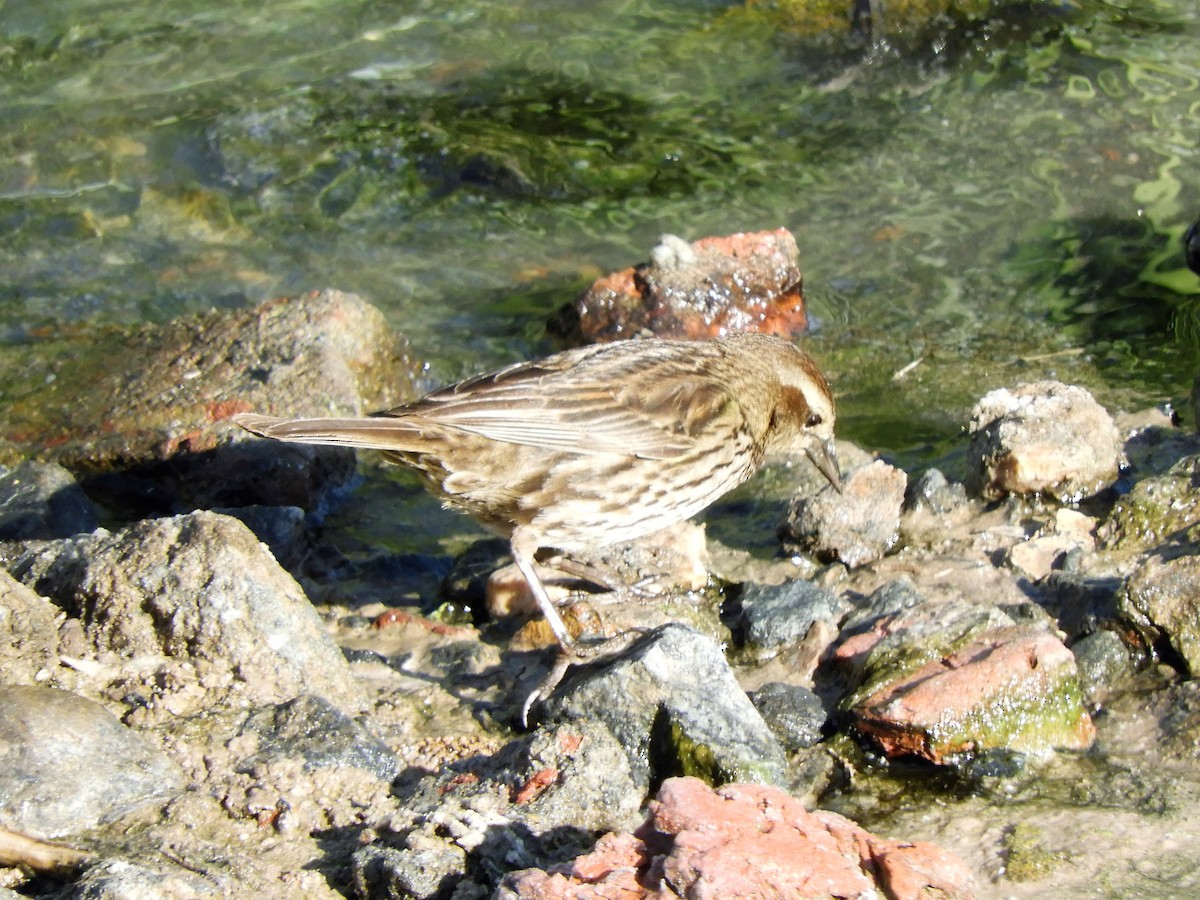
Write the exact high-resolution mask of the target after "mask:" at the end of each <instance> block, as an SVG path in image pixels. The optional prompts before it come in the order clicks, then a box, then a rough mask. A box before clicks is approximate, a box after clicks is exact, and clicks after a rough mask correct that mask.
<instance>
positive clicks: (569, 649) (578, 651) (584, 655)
mask: <svg viewBox="0 0 1200 900" xmlns="http://www.w3.org/2000/svg"><path fill="white" fill-rule="evenodd" d="M646 633H647V630H646V629H644V628H631V629H630V630H629V631H624V632H622V633H621V634H618V635H616V636H615V637H611V638H604V639H603V640H599V641H588V642H578V641H577V642H575V643H572V644H570V645H569V646H566V647H560V648H559V651H558V653H557V655H556V656H555V657H554V664H553V665H551V666H550V671H548V672H547V673H546V676H545V677H544V678H543V679H542V680H541V681H540V682H538V686H537V687H536V688H534V689H533V691H532V692H531V693H530V694H529V696H528V697H526V698H525V702H524V703H522V704H521V727H522V728H528V727H529V711H530V710H531V709H533V707H534V706H535V705H536V704H538V703H541V702H543V701H545V700H548V699H549V698H550V695H551V694H553V693H554V689H555V688H556V687H558V685H559V682H561V681H562V680H563V677H564V676H565V675H566V674H567V670H568V669H570V668H571V666H575V665H583V664H585V663H591V662H596V661H597V660H603V659H609V658H613V657H617V656H620V655H621V654H622V653H624V652H625V651H626V650H628V649H629V648H630V647H631V646H632V645H633V643H634V641H636V640H637V639H638V638H641V637H643V636H645V635H646Z"/></svg>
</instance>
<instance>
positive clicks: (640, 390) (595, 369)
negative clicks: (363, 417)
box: [380, 341, 736, 459]
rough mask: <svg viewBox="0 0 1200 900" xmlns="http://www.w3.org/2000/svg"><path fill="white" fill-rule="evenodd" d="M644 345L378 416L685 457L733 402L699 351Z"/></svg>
mask: <svg viewBox="0 0 1200 900" xmlns="http://www.w3.org/2000/svg"><path fill="white" fill-rule="evenodd" d="M647 343H651V342H647ZM652 343H654V344H655V345H656V346H655V347H654V348H653V349H652V350H648V349H646V348H635V347H633V345H631V344H621V345H617V344H610V345H605V346H601V347H588V348H584V349H582V350H575V351H568V352H567V353H561V354H558V355H557V356H552V357H550V358H549V359H546V360H542V361H540V362H534V363H521V364H519V365H516V366H511V367H509V368H507V369H502V370H501V371H499V372H495V373H493V374H491V375H486V376H479V377H477V378H472V379H469V380H467V381H464V382H460V383H458V384H456V385H452V386H451V387H448V388H444V389H442V390H440V391H435V392H434V393H432V394H430V395H428V396H427V397H425V398H423V399H421V400H419V401H417V402H416V403H413V404H409V405H407V406H402V407H398V408H397V409H394V410H389V411H388V412H385V413H381V414H380V416H381V418H382V419H383V420H384V421H386V419H387V418H388V417H395V418H396V419H397V420H399V421H407V422H409V423H411V425H413V426H415V427H417V428H418V429H419V428H420V423H421V422H422V421H424V422H429V423H432V424H435V425H437V426H439V427H442V428H452V429H458V430H461V431H465V432H468V433H471V434H476V435H480V436H482V437H486V438H489V439H491V440H496V441H505V442H507V443H512V444H523V445H527V446H534V447H543V448H546V449H550V450H563V451H568V452H574V453H620V454H626V455H629V456H640V457H644V458H650V459H670V458H673V457H677V456H680V455H683V454H685V453H687V452H689V451H690V450H691V449H692V448H693V447H694V442H695V440H696V437H697V436H698V435H699V434H700V433H701V432H702V431H704V430H705V429H706V428H707V427H708V426H709V425H710V423H712V422H713V421H714V420H715V419H720V418H722V417H725V416H728V415H731V414H733V415H736V403H735V400H734V397H733V396H732V394H731V392H730V391H729V389H728V388H726V387H725V386H724V385H723V384H721V383H719V382H718V381H717V380H715V379H714V378H712V377H711V376H710V375H706V374H705V370H704V368H703V366H701V365H698V363H699V362H700V360H699V359H698V357H702V356H703V355H705V354H706V353H708V352H710V351H709V350H708V348H707V346H706V345H704V344H699V343H697V344H690V345H682V346H681V345H679V344H674V343H671V342H665V341H656V342H652ZM631 350H640V351H641V352H631Z"/></svg>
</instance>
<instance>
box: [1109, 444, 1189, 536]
mask: <svg viewBox="0 0 1200 900" xmlns="http://www.w3.org/2000/svg"><path fill="white" fill-rule="evenodd" d="M1099 537H1100V539H1101V542H1102V543H1103V545H1104V546H1105V547H1106V548H1109V549H1113V550H1134V551H1137V550H1152V549H1157V548H1166V547H1179V548H1180V549H1184V550H1185V551H1186V549H1187V548H1188V547H1190V546H1193V545H1195V544H1196V543H1197V541H1200V456H1188V457H1186V458H1184V459H1181V460H1179V461H1178V462H1177V463H1176V464H1175V465H1173V466H1171V468H1170V469H1168V470H1167V472H1166V473H1164V474H1162V475H1158V476H1155V477H1152V478H1146V479H1143V480H1141V481H1138V482H1137V483H1136V484H1134V486H1133V488H1132V490H1130V491H1129V493H1127V494H1125V495H1124V496H1122V497H1119V498H1117V501H1116V503H1115V504H1113V508H1112V512H1111V513H1110V514H1109V516H1108V519H1107V521H1105V523H1104V524H1103V525H1102V526H1101V528H1100V530H1099Z"/></svg>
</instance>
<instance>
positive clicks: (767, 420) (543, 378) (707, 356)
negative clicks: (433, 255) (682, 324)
mask: <svg viewBox="0 0 1200 900" xmlns="http://www.w3.org/2000/svg"><path fill="white" fill-rule="evenodd" d="M835 418H836V415H835V408H834V399H833V395H832V392H831V391H830V388H829V383H828V382H827V381H826V379H825V377H824V376H823V375H822V374H821V372H820V370H819V369H818V368H817V365H816V363H815V362H814V361H813V360H812V358H811V357H809V356H808V355H807V354H806V353H804V352H803V351H801V350H800V349H799V348H798V347H796V346H795V345H794V344H792V343H791V342H789V341H787V340H785V339H783V338H781V337H777V336H774V335H767V334H761V333H757V332H742V333H735V334H729V335H726V336H722V337H718V338H715V339H711V340H704V341H676V340H665V339H658V338H634V339H629V340H623V341H613V342H611V343H606V344H595V345H591V346H587V347H580V348H576V349H571V350H566V351H563V352H560V353H556V354H554V355H552V356H548V357H546V358H544V359H540V360H534V361H530V362H521V363H517V364H515V365H511V366H508V367H507V368H502V369H500V370H498V371H495V372H490V373H487V374H483V375H477V376H475V377H472V378H468V379H466V380H464V381H460V382H458V383H456V384H452V385H450V386H448V387H444V388H441V389H439V390H435V391H433V392H432V393H430V394H427V395H426V396H424V397H422V398H421V399H419V400H416V401H414V402H412V403H407V404H404V405H402V406H397V407H395V408H394V409H388V410H385V411H383V412H379V413H375V414H372V415H370V416H366V417H358V418H300V419H287V418H277V417H273V416H266V415H259V414H255V413H239V414H236V415H234V416H232V417H231V419H232V421H233V422H234V423H236V424H237V425H239V426H241V427H242V428H244V429H246V430H247V431H250V432H252V433H254V434H256V435H259V436H261V437H266V438H272V439H274V440H278V441H290V442H300V443H306V444H332V445H340V446H349V447H359V448H371V449H375V450H379V451H382V453H383V454H384V456H385V457H386V458H388V459H390V460H392V461H394V462H397V463H400V464H401V465H404V466H407V467H409V468H411V469H414V470H415V471H416V472H417V473H419V474H420V476H421V477H422V478H423V480H424V482H425V484H426V486H427V487H428V488H429V490H430V491H431V492H432V493H433V494H434V495H435V496H436V497H438V498H440V499H441V500H442V502H443V504H444V505H445V506H447V507H450V508H453V509H457V510H460V511H462V512H465V513H467V514H468V515H470V516H471V517H472V518H474V519H475V520H476V521H478V522H479V523H480V524H481V525H483V526H484V527H485V528H486V529H488V530H489V531H492V532H494V533H496V534H498V535H500V536H502V537H506V538H507V539H508V541H509V546H510V549H511V552H512V557H513V560H514V562H515V563H516V565H517V568H518V569H519V570H520V572H521V574H522V576H523V577H524V579H525V581H526V582H527V583H528V585H529V589H530V591H531V593H532V594H533V597H534V599H535V601H536V603H537V605H538V608H539V610H540V612H541V614H542V615H543V616H544V617H545V618H546V621H547V623H548V624H549V626H550V628H551V630H552V631H553V633H554V637H555V639H556V640H557V642H558V644H559V646H560V648H561V650H563V651H564V652H566V653H570V652H572V650H573V649H574V639H573V638H572V636H571V634H570V632H569V631H568V629H567V627H566V625H565V624H564V622H563V620H562V618H561V617H560V616H559V614H558V611H557V609H556V608H555V605H554V603H553V602H552V601H551V599H550V596H549V594H548V593H547V591H546V588H545V585H544V584H543V583H542V580H541V577H540V576H539V575H538V572H537V562H536V557H537V554H538V552H539V551H544V550H550V551H555V552H557V553H559V554H562V555H563V557H564V558H566V559H568V560H569V559H570V558H571V556H572V554H581V553H584V552H585V551H589V550H593V549H595V548H597V547H604V546H608V545H611V544H616V543H620V542H624V541H632V540H636V539H638V538H641V537H644V536H646V535H649V534H652V533H654V532H656V531H659V530H661V529H663V528H666V527H667V526H669V525H673V524H676V523H678V522H682V521H684V520H686V519H689V518H691V517H692V516H693V515H695V514H697V513H699V512H701V511H702V510H703V509H705V508H706V507H708V506H709V505H711V504H712V503H713V502H714V501H716V500H717V499H718V498H719V497H721V496H722V495H723V494H725V493H727V492H729V491H730V490H732V489H733V488H735V487H737V486H738V485H740V484H742V483H743V482H745V481H746V480H747V479H748V478H750V476H751V475H753V474H754V473H755V472H756V471H757V470H758V469H759V468H760V467H761V466H762V464H763V462H764V461H765V460H766V459H767V458H769V457H773V456H778V455H782V454H801V453H802V454H804V455H806V456H807V457H808V458H809V459H810V460H812V462H813V463H814V464H815V465H816V467H817V469H818V470H819V471H820V472H821V474H822V475H824V476H825V478H826V479H827V480H828V481H829V483H830V484H831V485H832V486H833V487H834V488H835V489H837V490H839V491H840V490H841V475H840V472H839V469H838V464H837V457H836V454H835V451H834V438H833V428H834V423H835ZM526 709H528V704H527V706H526Z"/></svg>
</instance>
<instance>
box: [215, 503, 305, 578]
mask: <svg viewBox="0 0 1200 900" xmlns="http://www.w3.org/2000/svg"><path fill="white" fill-rule="evenodd" d="M213 512H216V513H220V514H222V515H225V516H232V517H233V518H235V519H237V520H238V521H239V522H241V523H242V524H243V525H245V526H246V527H247V528H249V529H250V530H251V531H252V532H254V536H255V537H256V538H258V539H259V540H260V541H262V542H263V543H264V544H266V545H267V547H269V548H270V550H271V555H272V556H274V557H275V559H276V560H277V561H278V562H279V564H280V565H281V566H283V567H284V568H285V569H287V570H288V571H289V572H295V571H297V570H298V569H299V568H300V566H301V565H302V564H303V562H304V559H305V557H306V556H307V555H308V553H309V552H310V551H311V549H312V548H311V544H312V541H311V538H310V535H309V532H308V529H307V528H306V526H305V514H304V510H302V509H300V508H299V507H298V506H261V505H260V506H235V507H220V508H218V509H214V510H213Z"/></svg>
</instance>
